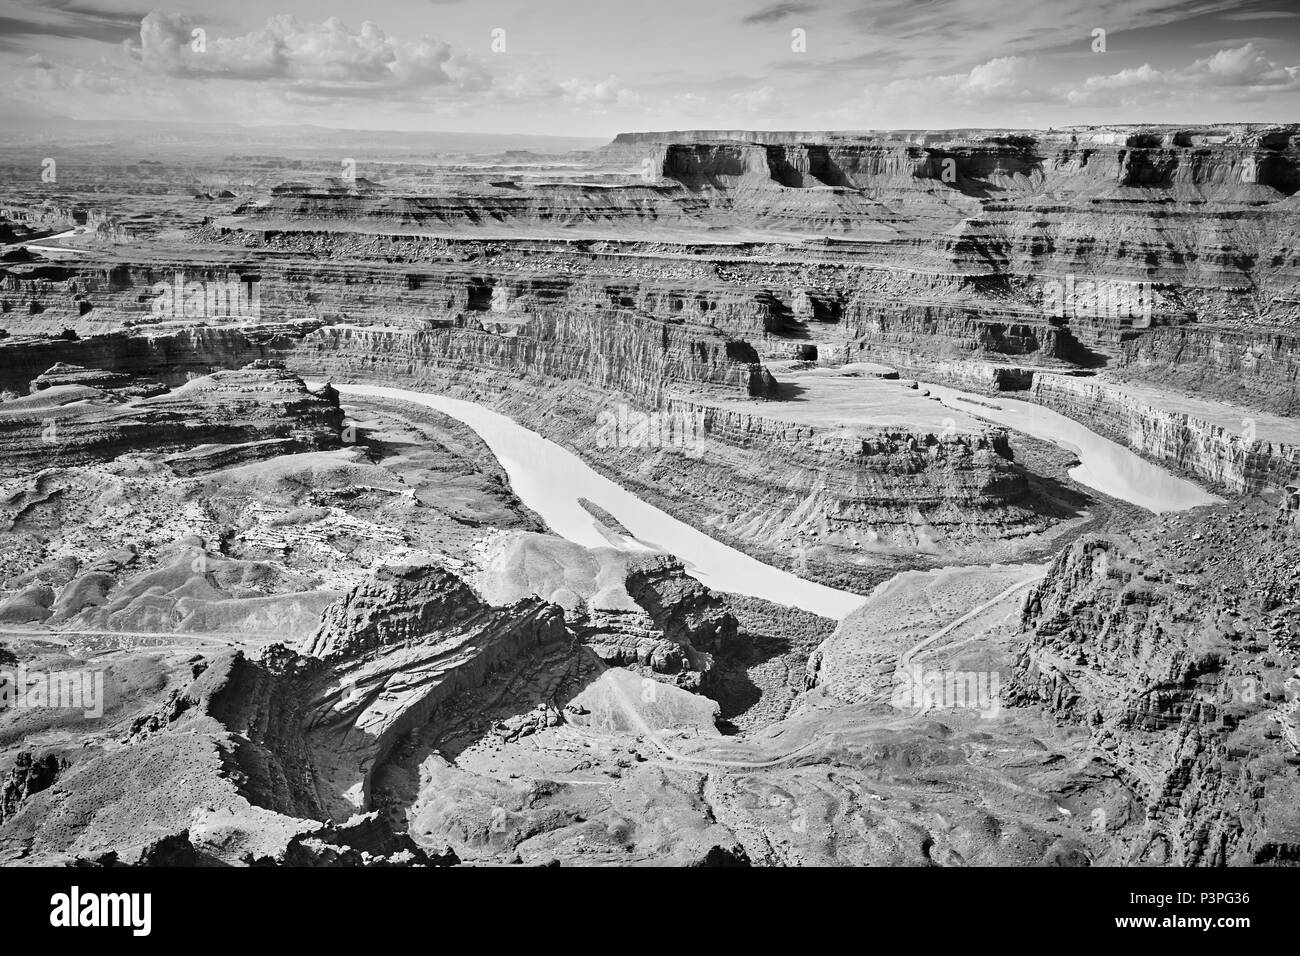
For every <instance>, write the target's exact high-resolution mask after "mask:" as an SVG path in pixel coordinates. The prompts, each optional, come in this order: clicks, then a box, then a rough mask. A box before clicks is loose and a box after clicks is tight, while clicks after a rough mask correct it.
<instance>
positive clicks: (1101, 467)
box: [922, 385, 1223, 514]
mask: <svg viewBox="0 0 1300 956" xmlns="http://www.w3.org/2000/svg"><path fill="white" fill-rule="evenodd" d="M922 387H923V388H927V389H929V390H930V394H931V395H934V396H935V397H937V398H938V399H939V400H940V401H942V402H943V404H945V405H947V406H948V407H949V408H955V409H957V410H959V411H962V412H965V413H966V414H967V415H974V416H976V417H977V418H983V419H985V420H987V421H991V422H993V423H995V424H998V425H1005V426H1006V427H1007V428H1014V429H1015V430H1016V431H1019V432H1024V433H1025V434H1026V435H1029V436H1031V437H1033V438H1038V439H1041V440H1043V441H1049V442H1051V443H1052V444H1054V445H1058V446H1060V447H1061V448H1064V449H1066V450H1068V451H1071V452H1073V453H1074V454H1075V455H1077V456H1078V458H1079V464H1078V465H1076V466H1075V467H1074V468H1071V469H1070V477H1071V478H1073V479H1074V480H1075V481H1077V482H1078V483H1079V484H1081V485H1086V486H1088V487H1089V488H1093V489H1095V490H1097V491H1100V492H1102V493H1103V494H1107V495H1110V496H1111V497H1112V498H1119V499H1121V500H1122V501H1128V502H1131V503H1132V504H1135V505H1138V506H1140V507H1142V508H1146V509H1147V510H1148V511H1153V512H1155V513H1157V514H1161V513H1163V512H1166V511H1186V510H1187V509H1188V508H1198V507H1200V506H1201V505H1210V504H1214V503H1215V502H1219V501H1222V500H1223V499H1222V498H1220V497H1218V496H1217V495H1214V494H1211V493H1210V492H1208V491H1206V490H1205V489H1204V488H1202V487H1201V486H1200V485H1198V484H1196V482H1194V481H1188V480H1187V479H1185V478H1179V477H1178V476H1177V475H1174V474H1172V473H1170V472H1169V471H1166V470H1165V469H1164V468H1161V467H1160V466H1159V465H1156V464H1153V463H1151V462H1149V461H1147V460H1146V459H1145V458H1143V457H1142V456H1141V455H1139V454H1137V453H1136V452H1134V451H1132V450H1131V449H1128V448H1125V447H1124V446H1123V445H1121V444H1119V443H1118V442H1113V441H1111V440H1110V439H1109V438H1103V437H1102V436H1101V435H1098V434H1097V433H1096V432H1094V431H1092V430H1091V429H1089V428H1087V427H1086V426H1084V425H1081V424H1079V423H1078V422H1076V421H1075V420H1074V419H1073V418H1069V417H1067V416H1065V415H1062V414H1060V413H1059V412H1054V411H1052V410H1051V409H1050V408H1044V407H1043V406H1042V405H1036V404H1034V403H1033V402H1025V401H1021V400H1020V399H1015V398H1003V397H1002V396H1000V395H999V396H997V397H996V398H988V397H985V396H980V395H970V394H967V393H966V392H960V391H958V390H957V389H954V388H947V387H945V386H942V385H923V386H922ZM963 398H965V399H968V401H962V400H961V399H963Z"/></svg>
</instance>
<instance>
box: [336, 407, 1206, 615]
mask: <svg viewBox="0 0 1300 956" xmlns="http://www.w3.org/2000/svg"><path fill="white" fill-rule="evenodd" d="M317 384H318V383H317ZM317 384H313V386H312V387H317ZM335 387H336V388H337V389H338V390H339V392H340V393H341V394H342V395H343V396H345V397H350V398H381V399H391V400H396V401H404V402H412V403H414V404H417V405H423V406H424V407H426V408H431V409H434V410H435V411H439V412H442V413H444V414H446V415H449V416H451V417H452V418H454V419H456V420H458V421H460V422H463V423H464V424H466V425H468V426H469V427H470V428H472V429H473V430H474V431H475V432H476V433H477V434H478V436H479V437H480V438H482V439H483V441H484V443H486V444H487V446H488V448H489V449H490V450H491V451H492V453H493V454H494V455H495V456H496V457H497V460H498V461H499V462H500V463H501V466H502V468H504V469H505V472H506V474H507V475H508V476H509V478H510V485H511V488H512V489H513V490H514V492H515V494H516V495H518V496H519V499H520V500H521V501H523V502H524V504H526V505H527V506H528V507H529V508H531V509H532V510H533V511H535V512H536V513H537V514H538V515H539V516H540V517H541V518H542V520H543V521H545V522H546V524H547V526H548V527H549V528H550V530H551V531H552V532H554V533H555V534H557V535H559V536H561V537H563V538H566V539H568V540H569V541H573V542H574V543H576V544H580V545H583V546H585V547H590V548H602V547H605V548H607V547H614V548H619V549H621V550H626V551H666V552H668V553H670V554H673V555H676V556H677V557H678V558H679V559H680V560H681V561H682V563H683V564H684V565H685V566H686V567H687V569H688V570H689V571H690V573H691V575H692V576H693V577H695V578H697V579H698V580H700V581H701V582H703V583H704V584H706V585H708V586H709V587H710V588H714V589H717V590H720V591H731V592H735V593H738V594H748V595H752V596H755V597H761V598H764V599H766V600H769V601H775V602H777V603H781V604H787V605H793V606H795V607H800V608H803V609H805V610H808V611H812V612H813V613H815V614H821V615H823V616H825V617H829V618H833V619H835V620H840V619H842V618H844V617H845V616H846V615H848V614H849V613H850V612H851V611H853V610H855V609H856V608H857V607H859V606H860V605H861V604H862V603H863V601H864V600H865V597H864V596H863V595H861V594H854V593H852V592H849V591H840V590H836V589H835V588H830V587H826V586H825V585H821V584H817V583H815V582H812V581H806V580H804V579H803V578H800V577H798V576H797V575H794V574H791V573H790V572H788V571H782V570H780V569H778V568H774V567H772V566H771V565H767V564H763V563H762V562H761V561H757V560H755V559H754V558H751V557H750V556H749V555H747V554H743V553H742V552H740V551H737V550H736V549H735V548H732V547H729V546H727V545H725V544H723V543H721V542H720V541H716V540H714V539H713V538H711V537H709V536H708V535H707V534H704V533H703V532H702V531H699V530H697V529H695V528H692V527H691V526H690V525H688V524H685V523H683V522H681V521H678V520H677V519H676V518H674V517H672V515H669V514H667V513H666V512H664V511H661V510H660V509H659V508H656V507H654V506H653V505H651V504H648V503H646V502H644V501H642V500H641V499H640V498H638V497H637V496H636V495H634V494H632V493H631V492H629V491H627V490H625V489H624V488H622V487H620V486H619V485H617V484H615V483H614V482H612V481H610V480H609V479H608V478H606V477H604V476H603V475H601V474H599V473H598V472H596V471H595V470H593V469H592V468H591V467H590V466H588V465H587V464H586V463H585V462H583V461H582V459H581V458H579V457H578V456H577V455H575V454H573V453H572V452H570V451H568V450H567V449H565V448H563V447H561V446H560V445H557V444H556V443H555V442H552V441H550V440H548V439H546V438H543V437H542V436H541V435H538V434H536V433H535V432H532V431H529V430H528V429H527V428H524V427H523V426H522V425H519V424H517V423H516V422H515V421H514V420H512V419H510V418H508V417H507V416H505V415H502V414H500V413H498V412H494V411H491V410H490V409H487V408H484V407H483V406H482V405H478V404H476V403H474V402H468V401H463V400H461V399H455V398H447V397H445V396H442V395H431V394H428V393H426V392H414V391H409V390H407V389H402V388H389V387H386V386H382V385H341V384H336V385H335ZM926 387H927V388H929V389H930V391H931V394H933V395H936V396H937V397H939V398H940V399H941V400H942V401H944V402H945V403H946V404H949V405H950V406H951V407H953V408H959V409H961V410H962V411H964V412H967V413H971V414H975V415H978V416H980V417H982V418H985V419H988V420H990V421H993V422H996V423H997V424H1001V425H1006V426H1007V427H1009V428H1014V429H1017V430H1019V431H1023V432H1025V433H1026V434H1029V435H1031V436H1033V437H1035V438H1040V439H1043V440H1046V441H1051V442H1054V443H1056V444H1058V445H1060V446H1062V447H1065V448H1068V449H1069V450H1071V451H1073V452H1074V453H1075V454H1077V455H1078V456H1079V460H1080V462H1081V464H1080V465H1079V466H1078V467H1077V468H1075V469H1073V470H1072V471H1071V472H1070V474H1071V476H1072V477H1074V478H1075V480H1077V481H1079V482H1080V483H1081V484H1085V485H1088V486H1090V487H1092V488H1095V489H1097V490H1098V491H1102V492H1104V493H1106V494H1108V495H1111V496H1113V497H1115V498H1121V499H1123V500H1125V501H1130V502H1132V503H1134V504H1137V505H1140V506H1142V507H1144V508H1148V509H1150V510H1152V511H1173V510H1182V509H1186V508H1192V507H1196V506H1198V505H1203V504H1209V503H1211V502H1214V501H1217V500H1220V499H1218V498H1216V497H1215V496H1214V495H1211V494H1209V493H1208V492H1206V491H1205V490H1204V489H1202V488H1200V487H1199V486H1198V485H1196V484H1193V483H1192V482H1190V481H1184V480H1183V479H1181V478H1177V477H1175V476H1174V475H1172V474H1170V473H1169V472H1167V471H1165V470H1164V469H1163V468H1161V467H1159V466H1158V465H1154V464H1151V463H1150V462H1148V461H1146V460H1144V459H1142V458H1140V457H1139V456H1138V455H1136V454H1134V453H1133V452H1132V451H1130V450H1128V449H1127V448H1124V447H1123V446H1121V445H1118V444H1116V443H1115V442H1112V441H1109V440H1107V439H1105V438H1102V437H1101V436H1100V435H1097V434H1095V433H1094V432H1092V431H1090V430H1088V429H1087V428H1085V427H1084V426H1083V425H1080V424H1079V423H1078V422H1075V421H1073V420H1072V419H1069V418H1066V417H1065V416H1064V415H1059V414H1057V413H1056V412H1053V411H1050V410H1049V409H1046V408H1042V407H1041V406H1038V405H1033V404H1031V403H1029V402H1021V401H1015V400H1008V399H1001V398H999V399H997V400H996V403H995V404H996V405H997V406H998V407H997V408H996V409H995V408H990V407H987V404H988V403H987V402H986V400H985V399H983V398H978V399H977V401H978V402H979V403H980V404H971V403H969V402H961V401H958V396H959V395H962V394H963V393H961V392H958V391H956V390H953V389H948V388H943V387H940V386H926ZM972 397H974V396H972ZM582 498H585V499H587V500H588V501H590V502H592V503H594V504H596V505H599V506H600V507H601V508H603V509H604V510H605V511H607V512H609V513H610V514H611V515H613V516H614V517H615V518H616V519H617V520H618V521H619V523H620V524H622V525H623V527H624V528H626V529H627V530H628V531H629V532H630V533H631V535H632V537H630V538H629V537H627V536H626V535H622V534H611V533H610V531H609V530H608V529H606V528H605V527H604V526H603V525H602V524H601V523H600V522H598V521H597V520H596V519H595V518H594V517H593V516H592V515H591V514H590V513H589V512H588V511H587V510H586V509H585V508H583V507H582V505H581V504H580V503H579V499H582Z"/></svg>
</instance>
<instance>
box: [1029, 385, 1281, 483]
mask: <svg viewBox="0 0 1300 956" xmlns="http://www.w3.org/2000/svg"><path fill="white" fill-rule="evenodd" d="M1029 397H1031V398H1032V399H1033V400H1034V401H1037V402H1041V403H1042V404H1044V405H1046V406H1047V407H1049V408H1052V409H1055V410H1056V411H1058V412H1061V413H1062V414H1064V415H1068V416H1069V417H1070V418H1073V419H1075V420H1076V421H1080V422H1083V423H1085V424H1086V425H1088V427H1090V428H1092V429H1093V430H1095V431H1097V432H1098V433H1100V434H1102V435H1106V436H1108V437H1110V438H1113V439H1115V440H1117V441H1120V442H1124V443H1126V444H1127V445H1128V446H1129V447H1130V448H1132V449H1133V450H1134V451H1137V452H1139V453H1140V454H1143V455H1146V456H1148V457H1150V458H1154V459H1156V460H1157V461H1164V462H1169V463H1172V464H1175V465H1177V466H1178V467H1180V468H1184V469H1186V470H1187V471H1190V472H1192V473H1193V474H1195V475H1198V476H1199V477H1200V478H1202V479H1204V480H1205V481H1208V482H1210V483H1211V484H1214V485H1217V486H1219V487H1221V488H1225V489H1228V490H1229V491H1232V492H1234V493H1237V494H1243V493H1250V492H1255V491H1259V490H1260V489H1262V488H1266V487H1271V488H1279V487H1282V486H1284V485H1286V484H1288V483H1291V482H1294V481H1295V480H1296V478H1297V477H1298V476H1300V447H1297V446H1294V445H1288V444H1283V443H1280V442H1269V441H1264V440H1260V439H1257V438H1254V437H1250V436H1247V435H1244V434H1243V433H1242V431H1241V429H1240V428H1226V427H1224V426H1221V425H1214V424H1211V423H1209V422H1206V421H1202V420H1200V419H1197V418H1196V417H1194V416H1193V415H1190V414H1188V413H1184V412H1176V411H1168V410H1164V409H1160V408H1155V407H1153V406H1151V405H1150V404H1147V403H1144V402H1142V401H1140V400H1139V399H1137V398H1135V397H1133V396H1132V395H1129V394H1126V393H1125V392H1124V391H1123V390H1121V389H1120V388H1117V387H1108V386H1107V385H1105V384H1103V383H1099V382H1093V381H1090V380H1088V379H1080V378H1070V377H1067V376H1062V375H1048V374H1042V373H1038V374H1035V375H1034V381H1033V386H1032V387H1031V389H1030V390H1029Z"/></svg>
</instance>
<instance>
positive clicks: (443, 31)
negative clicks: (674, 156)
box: [0, 0, 1300, 139]
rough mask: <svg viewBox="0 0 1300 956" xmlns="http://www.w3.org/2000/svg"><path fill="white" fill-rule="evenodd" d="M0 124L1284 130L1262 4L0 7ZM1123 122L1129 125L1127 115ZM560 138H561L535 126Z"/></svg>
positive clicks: (1290, 19) (1288, 38)
mask: <svg viewBox="0 0 1300 956" xmlns="http://www.w3.org/2000/svg"><path fill="white" fill-rule="evenodd" d="M0 80H3V83H0V117H5V116H8V117H20V116H28V117H31V118H32V119H33V120H34V121H37V122H39V121H40V119H41V117H43V116H59V117H66V118H67V119H68V120H70V121H85V122H96V121H100V122H132V121H148V120H160V121H164V122H174V123H193V122H202V121H211V122H236V123H239V124H240V125H244V126H246V127H248V128H259V127H266V126H278V125H282V124H286V123H287V124H305V125H311V126H316V127H321V128H325V129H348V130H356V131H359V132H363V131H384V132H393V133H400V132H428V133H435V132H456V133H463V134H470V133H473V134H480V135H490V134H499V135H517V136H548V135H550V136H555V135H559V136H566V137H577V138H583V139H602V138H612V137H613V136H614V135H616V134H617V133H618V132H642V131H666V130H694V129H729V128H730V129H756V130H760V129H761V130H767V131H772V132H780V131H786V130H825V131H832V130H852V131H871V130H900V129H909V130H942V129H963V128H990V129H993V128H1005V129H1048V128H1060V127H1073V126H1111V125H1143V123H1142V120H1141V119H1140V117H1142V116H1159V117H1161V120H1160V122H1161V123H1165V124H1167V123H1168V117H1170V116H1176V117H1178V121H1177V122H1176V123H1174V124H1173V125H1188V126H1203V125H1211V124H1215V125H1217V124H1222V123H1224V122H1225V121H1224V120H1222V119H1220V118H1219V117H1222V116H1224V115H1232V114H1233V113H1234V112H1238V111H1242V112H1245V111H1249V112H1250V114H1251V115H1252V117H1255V119H1252V120H1251V121H1250V122H1251V123H1257V124H1265V125H1269V124H1282V123H1289V122H1294V121H1295V120H1296V119H1300V12H1297V11H1294V10H1291V9H1287V8H1286V5H1284V4H1282V3H1279V2H1277V0H1125V2H1122V3H1120V2H1112V0H1102V2H1089V0H1043V2H1041V3H1036V4H1032V5H1027V6H1024V7H1023V8H1020V9H1017V10H1015V11H1014V13H1012V14H1008V12H1007V11H1006V10H1005V9H1004V8H1003V7H1002V6H1000V5H999V4H998V3H997V2H996V0H934V2H931V3H926V4H924V5H918V4H915V3H912V2H911V0H775V2H772V0H760V2H758V3H754V2H753V0H717V2H715V3H713V4H708V5H703V4H698V3H694V2H688V0H660V2H659V3H657V4H655V5H654V6H653V8H651V7H648V6H647V7H642V6H638V5H607V6H604V7H599V8H592V7H590V6H589V5H587V4H585V3H580V2H579V0H552V2H551V3H548V4H547V5H546V8H545V9H542V8H541V7H539V5H537V4H535V3H532V2H530V0H474V2H473V3H470V2H468V0H436V2H430V0H418V2H416V0H370V2H369V3H367V4H366V6H365V11H364V16H359V15H358V11H357V9H356V7H355V5H353V4H350V3H347V2H345V0H274V3H273V4H271V5H267V4H265V3H263V2H253V0H221V2H213V0H169V2H168V3H167V5H166V7H165V8H161V9H155V10H152V11H151V12H148V13H143V12H142V11H141V9H140V8H139V6H138V5H137V4H136V0H52V2H40V0H0ZM1135 116H1136V117H1139V119H1137V120H1136V121H1135V120H1134V117H1135ZM557 131H563V132H557Z"/></svg>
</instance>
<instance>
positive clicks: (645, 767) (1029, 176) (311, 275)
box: [0, 123, 1300, 866]
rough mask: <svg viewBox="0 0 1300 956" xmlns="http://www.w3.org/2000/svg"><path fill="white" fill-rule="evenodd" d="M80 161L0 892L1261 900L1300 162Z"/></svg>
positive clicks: (42, 261)
mask: <svg viewBox="0 0 1300 956" xmlns="http://www.w3.org/2000/svg"><path fill="white" fill-rule="evenodd" d="M67 135H68V136H69V137H71V135H72V134H67ZM95 135H96V136H97V137H99V139H97V140H96V143H97V145H96V149H95V150H94V151H89V150H87V149H85V148H83V147H84V144H80V143H78V142H77V141H75V139H73V138H69V139H67V140H66V141H64V142H62V143H60V142H50V141H45V140H42V141H31V142H27V141H24V140H23V138H22V137H12V138H10V139H8V140H6V141H5V142H4V143H0V461H2V462H3V468H0V657H2V661H0V676H3V681H0V692H2V693H3V695H4V701H3V703H4V706H3V707H0V780H2V781H3V783H2V786H3V791H2V793H0V864H3V865H11V866H23V865H48V864H65V863H78V864H81V865H177V864H180V865H212V866H216V865H267V864H270V865H312V866H333V865H346V866H417V865H422V866H454V865H462V866H464V865H501V864H520V865H556V864H558V865H562V866H571V865H682V866H719V865H736V866H760V865H899V866H902V865H906V866H913V865H915V866H927V865H998V864H1003V865H1005V864H1012V865H1025V866H1045V865H1052V866H1056V865H1068V866H1087V865H1144V866H1160V865H1170V866H1222V865H1265V864H1267V865H1275V864H1276V865H1281V864H1288V863H1290V864H1294V863H1295V862H1296V861H1297V860H1300V738H1298V734H1300V717H1298V716H1297V702H1298V701H1300V696H1298V693H1300V669H1298V668H1300V424H1298V423H1297V413H1298V412H1300V384H1298V383H1300V339H1298V338H1297V335H1298V333H1297V331H1296V330H1297V328H1298V327H1300V253H1298V252H1297V251H1295V250H1296V249H1297V247H1300V215H1298V214H1297V209H1298V207H1297V201H1298V199H1297V197H1298V196H1300V125H1262V124H1254V125H1252V124H1244V123H1243V124H1225V125H1219V126H1079V127H1072V128H1055V129H1051V130H1011V129H960V130H956V129H954V130H929V131H918V130H903V131H897V132H877V133H861V134H853V133H837V132H815V133H794V132H790V133H779V132H770V131H743V130H732V131H725V132H724V131H716V130H713V131H711V130H694V131H684V132H679V133H656V132H629V133H624V134H620V135H618V136H617V137H616V138H614V139H613V140H612V141H609V142H605V143H603V144H601V145H589V144H573V143H567V142H558V141H557V142H551V143H539V144H538V145H537V146H536V148H535V150H526V151H525V150H504V151H503V150H494V149H493V148H492V146H491V145H490V144H484V143H466V144H463V145H461V146H458V147H455V148H452V147H447V146H445V145H444V146H437V145H436V144H434V145H430V146H428V147H427V148H423V147H422V148H419V149H417V148H415V146H413V145H411V143H409V142H407V143H404V144H402V145H398V144H397V143H395V142H390V141H388V140H386V139H384V138H383V137H374V138H372V139H371V140H370V141H369V143H365V142H358V143H355V144H348V145H347V146H344V147H339V149H343V148H348V149H349V150H352V149H353V147H355V151H354V152H349V154H347V155H342V156H340V155H336V154H335V153H336V152H337V150H336V151H334V152H331V151H330V150H327V149H325V148H324V147H313V148H298V147H291V146H290V145H287V144H286V142H285V141H284V140H283V139H281V138H278V137H275V136H272V135H269V134H268V135H266V136H263V137H260V138H259V136H258V135H256V134H254V133H249V134H248V136H247V137H246V138H244V139H241V140H240V141H238V142H237V143H232V145H231V147H230V149H229V150H228V151H224V152H223V150H221V149H215V148H213V147H212V146H211V144H210V143H202V142H197V143H196V142H195V141H194V140H192V139H189V138H186V137H184V136H175V137H163V138H160V139H159V140H157V141H146V140H145V139H144V138H142V137H139V136H135V135H128V134H127V133H125V132H124V133H123V134H121V135H120V136H117V137H116V138H114V137H112V136H109V137H108V138H107V140H106V141H104V135H105V134H103V133H102V131H98V132H96V134H95ZM60 150H62V151H63V152H64V153H67V154H68V155H70V156H72V157H84V156H87V155H90V154H91V153H92V152H93V154H94V155H95V156H97V157H98V159H97V160H96V161H94V162H91V161H89V160H86V159H80V160H77V159H69V160H68V161H61V162H60V165H59V174H58V177H57V180H56V181H54V182H46V181H42V179H41V177H40V171H41V168H42V159H43V158H44V157H46V156H48V155H51V153H54V154H59V155H62V153H60Z"/></svg>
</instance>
